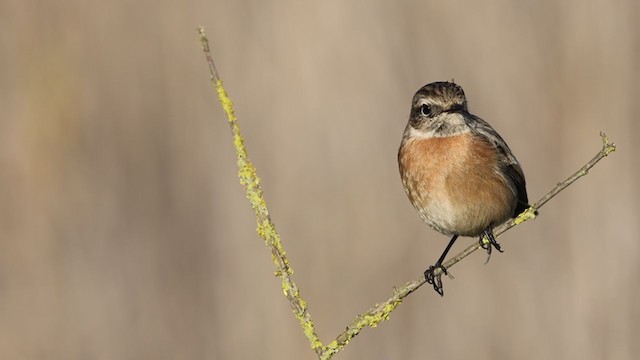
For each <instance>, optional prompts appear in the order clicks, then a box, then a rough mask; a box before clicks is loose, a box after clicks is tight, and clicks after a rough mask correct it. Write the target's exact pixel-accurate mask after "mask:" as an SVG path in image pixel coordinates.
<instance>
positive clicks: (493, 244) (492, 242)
mask: <svg viewBox="0 0 640 360" xmlns="http://www.w3.org/2000/svg"><path fill="white" fill-rule="evenodd" d="M485 236H486V237H487V239H488V240H489V242H488V243H485V242H484V237H485ZM480 247H482V248H483V249H485V250H487V261H485V262H484V263H485V264H486V263H488V262H489V259H491V249H492V248H495V249H496V250H498V252H504V251H503V250H502V248H501V247H500V244H498V242H497V241H496V238H495V237H494V236H493V229H492V228H488V229H487V230H485V231H484V233H483V234H482V236H480Z"/></svg>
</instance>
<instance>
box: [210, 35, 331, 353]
mask: <svg viewBox="0 0 640 360" xmlns="http://www.w3.org/2000/svg"><path fill="white" fill-rule="evenodd" d="M198 33H199V34H200V44H201V45H202V51H203V52H204V54H205V57H206V58H207V63H208V64H209V73H210V74H211V84H212V85H213V87H214V88H215V89H216V92H217V93H218V100H219V101H220V104H221V105H222V108H223V109H224V112H225V113H226V115H227V120H228V122H229V126H230V127H231V134H232V135H233V145H234V147H235V149H236V157H237V159H238V177H239V178H240V183H241V184H242V185H243V186H244V188H245V191H246V193H247V198H248V199H249V203H251V207H252V208H253V211H254V212H255V214H256V220H257V223H258V224H257V225H258V227H257V229H256V230H257V231H258V235H260V237H261V238H263V239H264V241H265V243H266V244H267V246H268V247H269V249H270V250H271V257H272V259H273V263H274V264H275V266H276V272H275V274H276V276H278V277H279V278H280V279H281V280H282V291H283V292H284V295H285V296H286V297H287V299H289V303H290V304H291V309H292V310H293V313H294V315H295V316H296V318H298V320H299V321H300V325H301V326H302V330H303V332H304V334H305V336H306V337H307V339H308V340H309V342H310V343H311V348H312V349H313V350H314V351H315V352H316V354H318V356H320V355H321V353H322V352H323V349H322V343H321V342H320V339H319V338H318V335H316V330H315V326H314V323H313V321H312V320H311V315H310V314H309V311H308V306H307V302H306V301H304V299H302V296H300V291H299V290H298V286H297V285H296V283H295V282H293V279H292V278H291V275H292V274H293V269H292V268H291V266H290V265H289V261H288V260H287V256H286V253H285V251H284V248H283V247H282V242H281V241H280V235H278V232H277V231H276V227H275V225H274V224H273V222H272V221H271V216H269V209H268V208H267V203H266V202H265V201H264V198H263V196H262V188H261V187H260V178H259V177H258V175H257V173H256V168H255V167H254V166H253V164H252V163H251V160H249V156H248V155H247V150H246V148H245V146H244V139H243V137H242V134H241V133H240V128H239V127H238V121H237V119H236V115H235V113H234V110H233V103H232V102H231V99H229V97H228V96H227V92H226V91H225V89H224V86H222V81H221V80H220V77H219V76H218V71H217V70H216V66H215V63H214V62H213V57H212V56H211V50H210V49H209V40H208V39H207V35H206V34H205V32H204V28H202V27H200V28H198Z"/></svg>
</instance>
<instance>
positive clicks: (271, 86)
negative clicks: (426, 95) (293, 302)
mask: <svg viewBox="0 0 640 360" xmlns="http://www.w3.org/2000/svg"><path fill="white" fill-rule="evenodd" d="M305 3H306V4H303V3H302V2H298V1H278V2H264V1H233V2H231V1H185V2H174V1H160V2H158V1H148V0H143V1H135V2H134V1H86V0H83V1H80V0H64V1H55V2H54V1H48V2H45V1H14V0H2V1H0V30H1V31H0V109H1V112H2V115H1V116H0V129H1V130H0V236H1V238H0V358H1V359H250V358H260V359H314V358H315V355H314V354H313V353H312V351H311V350H310V349H309V345H308V343H307V341H306V339H305V338H304V336H303V335H302V333H301V330H300V328H299V324H298V323H297V321H296V320H295V319H294V317H293V316H292V314H291V311H290V308H289V305H288V303H287V301H286V300H285V299H284V297H283V296H282V292H281V289H280V285H279V282H278V280H277V279H276V278H275V277H274V276H273V270H274V269H273V266H272V263H271V259H270V254H269V251H268V249H267V248H266V247H265V246H264V244H263V242H262V241H261V240H260V239H259V238H258V236H257V235H256V233H255V231H254V228H255V220H254V218H253V214H252V212H251V210H250V208H249V206H248V204H247V202H246V200H245V197H244V194H243V191H242V189H241V187H240V185H239V184H238V181H237V177H236V168H235V155H234V152H233V148H232V145H231V138H230V136H229V130H228V127H227V124H226V121H225V118H224V115H223V112H222V110H221V109H220V106H219V105H218V103H217V101H216V100H215V97H214V93H213V91H212V89H211V88H210V84H209V82H208V73H207V68H206V64H205V61H204V58H203V55H202V53H201V51H200V46H199V44H198V39H197V33H196V27H197V26H198V25H203V26H205V27H206V29H207V32H208V34H209V37H210V40H211V44H212V47H213V50H214V53H215V57H216V60H217V65H218V69H219V71H220V73H221V75H222V77H223V79H224V81H225V84H226V86H227V89H228V91H229V94H230V96H231V97H232V99H233V100H234V102H235V105H236V110H237V114H238V116H239V117H240V121H241V126H242V129H243V130H244V134H245V136H246V141H247V145H248V149H249V153H250V155H251V156H252V159H253V161H254V163H255V165H256V166H257V167H258V170H259V174H260V175H261V177H262V180H263V186H264V189H265V192H266V197H267V200H268V201H269V205H270V207H271V211H272V214H273V219H274V221H275V222H276V224H277V226H278V229H279V230H280V232H281V235H282V237H283V239H284V243H285V247H286V249H287V251H288V255H289V258H290V260H291V263H292V265H293V268H294V269H295V270H296V273H295V279H296V280H297V281H298V284H299V286H300V288H301V290H302V295H303V296H304V297H305V298H306V299H307V300H308V301H309V303H310V310H311V313H312V316H313V317H314V319H315V320H316V323H317V330H318V333H319V335H320V337H321V339H322V340H323V341H325V342H329V341H330V340H331V339H332V338H333V337H334V336H335V335H337V334H338V333H339V332H340V331H342V330H343V329H344V327H345V326H346V325H347V324H348V323H349V321H350V320H351V319H352V318H353V317H354V316H355V315H356V314H357V313H360V312H362V311H364V310H366V309H367V308H368V307H369V306H371V305H373V304H374V303H375V302H379V301H382V300H383V299H385V298H386V297H387V296H388V295H390V294H391V292H392V288H393V286H395V285H401V284H403V283H404V282H406V281H409V280H412V279H417V278H418V277H419V276H420V274H421V273H422V271H423V270H424V269H425V268H426V266H428V265H429V264H431V263H433V262H434V261H435V259H436V258H437V257H438V255H439V254H440V252H441V251H442V249H443V247H444V245H445V244H446V241H447V238H446V237H445V236H443V235H440V234H438V233H436V232H434V231H432V230H430V229H429V228H428V227H427V226H426V225H424V224H423V223H422V222H421V221H420V219H419V217H418V215H417V214H416V213H415V211H414V210H413V208H412V207H411V205H410V204H409V202H408V200H407V199H406V196H405V194H404V193H403V190H402V187H401V184H400V180H399V175H398V170H397V164H396V151H397V147H398V145H399V142H400V137H401V133H402V131H403V129H404V126H405V124H406V120H407V116H408V111H409V104H410V100H411V97H412V96H413V94H414V92H415V91H416V90H417V89H418V88H419V87H421V86H422V85H424V84H426V83H428V82H431V81H436V80H448V79H452V78H453V79H455V81H456V82H458V83H460V84H461V85H462V86H463V87H464V89H465V91H466V93H467V96H468V97H469V103H470V108H471V111H472V112H474V113H476V114H478V115H480V116H482V117H483V118H485V119H487V120H488V121H489V122H491V123H492V124H493V125H494V127H495V128H496V129H497V130H498V131H499V132H500V133H501V134H502V135H503V137H504V138H505V139H507V142H508V143H509V144H510V146H511V149H512V150H513V151H514V152H515V154H516V155H517V156H518V158H519V160H520V161H521V163H522V166H523V168H524V170H525V173H526V174H527V180H528V188H529V194H530V197H531V198H532V200H535V199H537V198H539V197H541V196H542V195H543V194H544V193H545V192H546V191H547V190H548V189H550V188H551V187H552V186H553V185H555V183H556V182H557V181H560V180H562V179H564V178H565V177H566V176H568V175H569V174H570V173H572V172H573V171H574V170H576V169H577V168H578V167H580V166H581V165H582V164H583V163H585V162H586V161H587V160H588V159H590V158H591V157H592V156H593V155H594V154H595V153H596V151H597V150H598V149H599V148H600V138H599V136H598V133H599V131H600V130H605V131H606V132H607V133H608V134H609V136H610V137H611V139H612V140H614V141H615V142H616V143H617V144H618V145H619V151H618V152H616V153H615V154H614V156H613V157H611V158H609V159H606V160H605V161H603V162H602V163H601V164H599V165H598V166H597V167H596V168H594V169H593V171H592V172H591V173H590V174H589V176H588V177H587V178H585V179H582V180H580V181H579V182H578V183H576V184H575V185H574V186H572V187H570V188H569V189H568V190H567V191H565V192H564V193H562V194H561V195H560V196H558V197H557V198H556V199H554V200H553V201H552V202H551V203H549V204H548V205H547V206H546V207H544V208H543V210H542V211H541V214H540V217H539V218H538V219H537V220H535V221H534V222H530V223H527V224H525V225H523V226H521V227H518V228H516V229H514V230H513V231H510V232H509V233H507V234H505V236H504V237H501V238H500V240H501V241H502V242H503V246H504V248H505V249H506V252H505V253H504V254H498V255H494V256H493V257H492V259H491V262H490V263H489V264H488V265H486V266H484V265H483V262H484V260H485V256H484V255H482V254H480V253H476V254H474V255H472V256H471V257H470V258H468V259H467V260H466V261H463V262H462V263H461V264H460V265H459V266H456V267H455V268H454V269H452V273H453V274H454V275H455V276H456V279H455V280H446V282H445V297H444V298H440V297H439V296H437V295H436V294H435V293H434V292H433V291H432V290H431V289H429V288H427V287H424V288H422V289H420V290H419V291H418V292H416V293H415V294H413V295H412V296H410V297H409V298H408V299H407V300H406V302H405V303H404V304H403V305H402V306H401V307H400V308H399V309H398V310H397V311H396V312H394V313H393V314H392V316H391V320H390V321H388V322H386V323H384V324H382V325H381V326H380V327H379V328H377V329H373V330H371V329H367V330H365V331H364V332H363V333H362V334H361V335H360V336H358V337H357V338H356V339H354V341H352V343H351V344H350V345H349V346H348V347H347V348H346V349H345V351H344V352H342V353H341V354H339V355H338V357H337V358H339V359H423V358H444V359H471V358H473V359H477V360H480V359H635V358H637V356H638V353H640V341H639V340H640V241H639V240H640V239H639V237H640V225H639V222H638V216H639V215H640V209H639V205H638V200H639V198H640V190H638V186H637V181H638V180H637V179H638V177H639V176H640V166H639V165H640V160H638V159H639V157H638V149H637V137H638V136H639V135H640V131H638V130H639V126H638V121H639V118H640V111H638V105H637V103H638V100H639V95H640V91H639V90H638V88H639V87H638V84H639V83H640V71H639V65H638V64H640V26H639V25H638V22H637V16H638V14H640V3H639V2H638V1H637V0H615V1H610V0H600V1H582V0H572V1H564V2H562V3H559V2H556V1H551V0H548V1H520V2H516V1H500V0H494V1H483V2H471V1H468V2H461V1H404V2H396V3H393V4H391V2H386V1H364V0H363V1H350V2H341V1H327V2H313V3H312V2H305ZM470 241H472V240H470V239H465V240H464V241H463V242H462V244H460V245H459V246H457V247H456V248H455V249H460V248H462V246H463V245H467V244H469V242H470ZM455 249H454V250H455Z"/></svg>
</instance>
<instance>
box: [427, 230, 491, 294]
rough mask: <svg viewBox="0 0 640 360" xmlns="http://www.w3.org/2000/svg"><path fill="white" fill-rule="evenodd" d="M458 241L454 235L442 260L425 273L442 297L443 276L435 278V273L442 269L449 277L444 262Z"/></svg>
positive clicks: (441, 256) (428, 280)
mask: <svg viewBox="0 0 640 360" xmlns="http://www.w3.org/2000/svg"><path fill="white" fill-rule="evenodd" d="M457 239H458V235H453V237H452V238H451V240H449V244H448V245H447V247H446V248H445V249H444V252H443V253H442V255H440V258H439V259H438V261H436V264H435V265H432V266H429V268H428V269H427V270H425V272H424V278H425V279H426V280H427V282H428V283H429V284H431V285H433V289H434V290H435V291H436V292H437V293H438V294H440V296H444V291H443V290H442V274H439V275H438V276H434V275H433V273H434V271H435V270H436V269H438V268H440V269H442V272H443V273H444V274H446V275H449V273H447V269H446V268H445V267H444V266H442V262H443V261H444V258H445V257H446V256H447V253H448V252H449V250H450V249H451V247H452V246H453V243H454V242H456V240H457ZM494 241H495V240H494Z"/></svg>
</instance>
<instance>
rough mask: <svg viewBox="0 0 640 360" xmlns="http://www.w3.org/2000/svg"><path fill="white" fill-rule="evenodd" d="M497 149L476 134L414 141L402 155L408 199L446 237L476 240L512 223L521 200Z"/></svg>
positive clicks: (406, 145) (400, 159)
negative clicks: (502, 167) (485, 232)
mask: <svg viewBox="0 0 640 360" xmlns="http://www.w3.org/2000/svg"><path fill="white" fill-rule="evenodd" d="M496 156H497V153H496V151H495V149H494V148H493V146H491V145H490V144H489V143H487V142H485V141H482V140H481V139H479V138H477V137H475V136H474V135H472V134H462V135H456V136H450V137H442V138H438V137H434V138H409V139H407V140H406V141H404V142H403V145H402V146H401V148H400V153H399V156H398V160H399V165H400V174H401V177H402V181H403V185H404V188H405V191H406V192H407V195H408V196H409V200H410V201H411V203H412V204H413V206H414V207H415V208H416V209H417V210H418V212H419V213H420V216H421V217H422V219H423V220H424V221H425V222H426V223H427V224H429V225H430V226H431V227H433V228H434V229H436V230H438V231H439V232H441V233H443V234H447V235H452V234H458V235H463V236H477V235H479V234H480V233H482V231H483V230H484V229H486V228H487V227H489V226H490V225H498V224H499V223H501V222H503V221H505V220H507V219H508V218H509V217H510V216H511V214H512V213H513V211H514V209H515V206H516V202H517V200H516V196H515V194H514V193H513V191H512V190H511V188H510V187H509V186H508V185H507V183H506V179H505V178H504V176H503V175H502V174H501V172H500V170H499V168H498V166H497V161H496Z"/></svg>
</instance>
